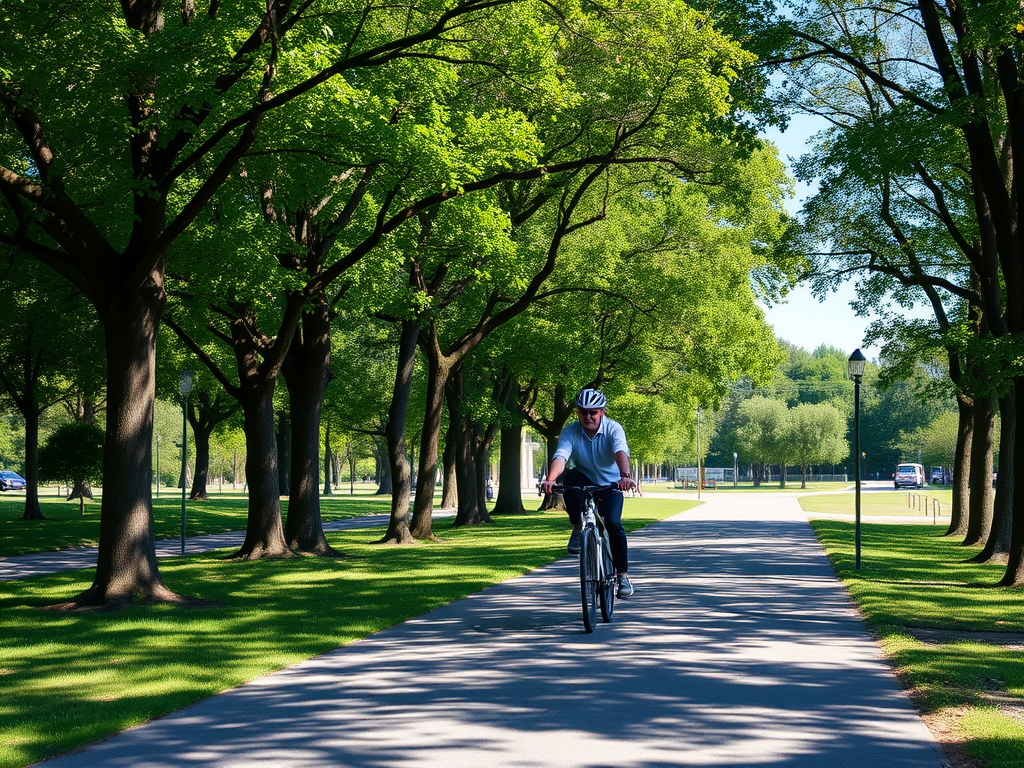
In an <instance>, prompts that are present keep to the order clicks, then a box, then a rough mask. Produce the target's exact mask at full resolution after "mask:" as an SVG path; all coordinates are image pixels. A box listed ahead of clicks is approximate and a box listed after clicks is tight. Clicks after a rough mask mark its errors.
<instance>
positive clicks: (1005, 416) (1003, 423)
mask: <svg viewBox="0 0 1024 768" xmlns="http://www.w3.org/2000/svg"><path fill="white" fill-rule="evenodd" d="M999 416H1000V419H999V420H1000V425H999V477H998V478H997V480H996V498H995V504H994V509H993V514H992V532H991V533H990V534H989V537H988V541H987V542H985V548H984V549H983V550H982V551H981V552H979V553H978V554H977V555H976V556H975V557H974V558H972V559H973V561H974V562H977V563H987V562H990V561H992V562H1006V558H1007V555H1008V554H1009V552H1010V534H1011V529H1012V525H1013V476H1014V444H1013V443H1014V435H1015V434H1016V431H1017V407H1016V403H1015V402H1014V396H1013V390H1012V389H1011V390H1010V391H1009V392H1008V393H1007V394H1005V395H1003V396H1002V397H1001V398H999Z"/></svg>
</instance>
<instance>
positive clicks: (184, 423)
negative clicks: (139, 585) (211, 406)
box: [178, 371, 195, 555]
mask: <svg viewBox="0 0 1024 768" xmlns="http://www.w3.org/2000/svg"><path fill="white" fill-rule="evenodd" d="M194 381H195V374H194V373H193V372H192V371H182V372H181V379H180V380H179V381H178V391H179V392H180V393H181V554H183V555H184V554H185V504H186V501H185V494H186V493H187V492H188V463H187V459H188V393H189V392H191V391H192V384H193V383H194Z"/></svg>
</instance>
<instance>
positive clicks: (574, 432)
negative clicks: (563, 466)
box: [553, 416, 629, 485]
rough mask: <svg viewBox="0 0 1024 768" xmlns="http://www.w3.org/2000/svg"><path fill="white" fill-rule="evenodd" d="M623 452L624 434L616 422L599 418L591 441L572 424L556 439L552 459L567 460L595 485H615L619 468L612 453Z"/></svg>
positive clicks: (624, 444)
mask: <svg viewBox="0 0 1024 768" xmlns="http://www.w3.org/2000/svg"><path fill="white" fill-rule="evenodd" d="M618 451H623V452H624V453H625V454H626V455H627V456H628V455H629V446H628V445H626V431H625V430H624V429H623V428H622V425H621V424H619V422H617V421H612V420H611V419H609V418H608V417H607V416H603V417H601V425H600V426H599V427H598V428H597V434H596V435H594V436H593V437H592V438H591V437H588V436H587V433H586V432H584V431H583V426H582V425H581V424H580V423H579V422H578V421H574V422H573V423H572V424H569V425H568V426H567V427H566V428H565V429H563V430H562V434H560V435H559V436H558V448H556V449H555V455H554V456H553V458H555V459H565V460H566V461H567V462H568V461H569V460H570V459H571V460H572V465H573V466H575V467H576V468H577V469H579V470H580V471H581V472H583V473H584V474H585V475H586V476H587V477H589V478H590V479H591V480H593V481H594V483H595V484H597V485H608V484H610V483H617V482H619V465H618V464H616V463H615V454H616V452H618Z"/></svg>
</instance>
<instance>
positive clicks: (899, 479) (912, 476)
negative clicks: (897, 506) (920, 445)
mask: <svg viewBox="0 0 1024 768" xmlns="http://www.w3.org/2000/svg"><path fill="white" fill-rule="evenodd" d="M893 485H894V486H896V490H897V491H898V490H899V489H900V488H923V487H924V467H923V466H921V465H920V464H897V465H896V474H895V475H893Z"/></svg>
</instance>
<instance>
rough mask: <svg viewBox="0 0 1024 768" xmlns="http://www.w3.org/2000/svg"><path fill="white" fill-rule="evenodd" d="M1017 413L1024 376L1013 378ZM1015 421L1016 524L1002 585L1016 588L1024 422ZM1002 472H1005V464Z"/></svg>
mask: <svg viewBox="0 0 1024 768" xmlns="http://www.w3.org/2000/svg"><path fill="white" fill-rule="evenodd" d="M1013 399H1014V413H1022V412H1024V377H1015V378H1014V380H1013ZM1014 421H1015V426H1016V430H1015V434H1014V443H1013V456H1014V461H1013V483H1012V487H1013V523H1012V524H1011V531H1010V551H1009V553H1008V556H1007V562H1006V573H1005V575H1004V576H1003V578H1002V580H1001V581H1000V582H999V586H1003V587H1016V586H1021V585H1024V461H1017V460H1016V458H1017V456H1024V428H1022V427H1024V424H1022V422H1021V421H1020V420H1018V419H1014ZM999 470H1000V471H999V474H1000V475H1001V474H1002V473H1003V469H1002V467H1000V468H999Z"/></svg>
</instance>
